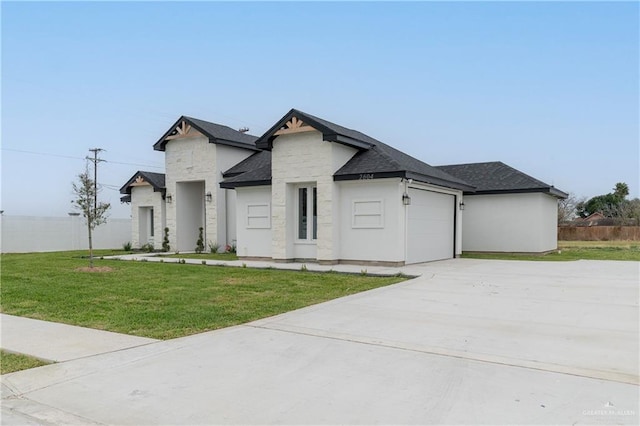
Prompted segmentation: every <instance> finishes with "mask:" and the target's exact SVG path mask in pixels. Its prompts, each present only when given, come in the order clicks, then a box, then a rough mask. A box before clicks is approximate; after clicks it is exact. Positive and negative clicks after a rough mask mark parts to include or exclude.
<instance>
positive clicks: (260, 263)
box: [105, 253, 446, 276]
mask: <svg viewBox="0 0 640 426" xmlns="http://www.w3.org/2000/svg"><path fill="white" fill-rule="evenodd" d="M165 254H171V253H165ZM190 254H193V253H181V257H180V258H175V257H166V256H162V253H135V254H124V255H118V256H106V257H105V259H118V260H134V261H143V262H164V263H180V261H181V260H184V263H187V264H191V265H201V264H202V263H203V262H204V263H205V264H206V265H208V266H232V267H237V268H241V267H247V268H258V269H282V270H286V271H300V270H301V269H303V268H304V269H305V270H307V271H310V272H330V271H331V272H342V273H345V274H362V273H366V274H368V275H381V276H392V275H397V274H405V275H410V276H419V275H421V274H422V272H423V269H422V266H420V265H421V264H417V265H408V266H370V265H364V266H363V265H347V264H339V265H319V264H317V263H314V262H289V263H277V262H270V261H266V260H211V259H193V258H189V255H190ZM444 262H446V261H444Z"/></svg>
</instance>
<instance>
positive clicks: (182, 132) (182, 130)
mask: <svg viewBox="0 0 640 426" xmlns="http://www.w3.org/2000/svg"><path fill="white" fill-rule="evenodd" d="M196 136H204V135H203V134H202V133H200V132H199V131H197V130H196V129H194V128H193V127H191V125H190V124H189V123H187V122H186V121H185V120H182V121H181V122H180V123H179V124H178V125H177V126H176V127H175V128H174V129H173V131H172V132H171V133H169V136H167V137H166V138H164V140H165V141H170V140H173V139H182V138H193V137H196Z"/></svg>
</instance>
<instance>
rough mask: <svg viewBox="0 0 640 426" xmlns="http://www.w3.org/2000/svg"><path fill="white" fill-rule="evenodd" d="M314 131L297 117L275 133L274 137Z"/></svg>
mask: <svg viewBox="0 0 640 426" xmlns="http://www.w3.org/2000/svg"><path fill="white" fill-rule="evenodd" d="M313 131H316V129H315V128H313V127H311V126H309V125H308V124H306V123H304V122H303V121H302V120H298V118H297V117H292V118H291V120H289V121H287V122H286V123H285V125H284V126H282V127H281V128H280V129H279V130H278V131H277V132H275V133H274V136H280V135H290V134H292V133H302V132H313Z"/></svg>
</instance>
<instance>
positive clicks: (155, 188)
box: [120, 170, 167, 198]
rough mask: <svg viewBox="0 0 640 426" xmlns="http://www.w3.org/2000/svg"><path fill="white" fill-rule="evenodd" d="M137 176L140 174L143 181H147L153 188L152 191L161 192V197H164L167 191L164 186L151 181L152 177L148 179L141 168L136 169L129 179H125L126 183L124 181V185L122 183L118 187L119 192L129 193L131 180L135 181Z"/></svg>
mask: <svg viewBox="0 0 640 426" xmlns="http://www.w3.org/2000/svg"><path fill="white" fill-rule="evenodd" d="M138 176H141V177H142V178H144V180H145V182H147V183H148V184H149V185H151V187H152V188H153V192H162V198H164V195H165V193H166V192H167V189H166V188H163V187H160V186H158V185H156V184H155V183H154V182H153V179H149V177H148V176H146V173H145V172H144V171H142V170H138V171H137V172H136V173H135V174H134V175H133V176H132V177H131V179H129V180H128V181H127V183H125V184H124V185H122V188H120V193H121V194H129V195H130V194H131V184H132V183H133V182H135V180H136V179H137V178H138Z"/></svg>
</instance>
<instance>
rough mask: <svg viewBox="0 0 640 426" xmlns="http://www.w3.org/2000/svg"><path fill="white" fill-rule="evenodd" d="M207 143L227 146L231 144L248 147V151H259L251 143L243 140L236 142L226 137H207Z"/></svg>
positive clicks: (235, 146) (237, 146)
mask: <svg viewBox="0 0 640 426" xmlns="http://www.w3.org/2000/svg"><path fill="white" fill-rule="evenodd" d="M209 143H216V144H218V145H227V146H231V147H234V148H243V149H248V150H249V151H254V152H258V151H260V149H259V148H256V147H255V146H253V145H249V144H246V143H243V142H238V141H231V140H228V139H216V138H214V137H210V138H209Z"/></svg>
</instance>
